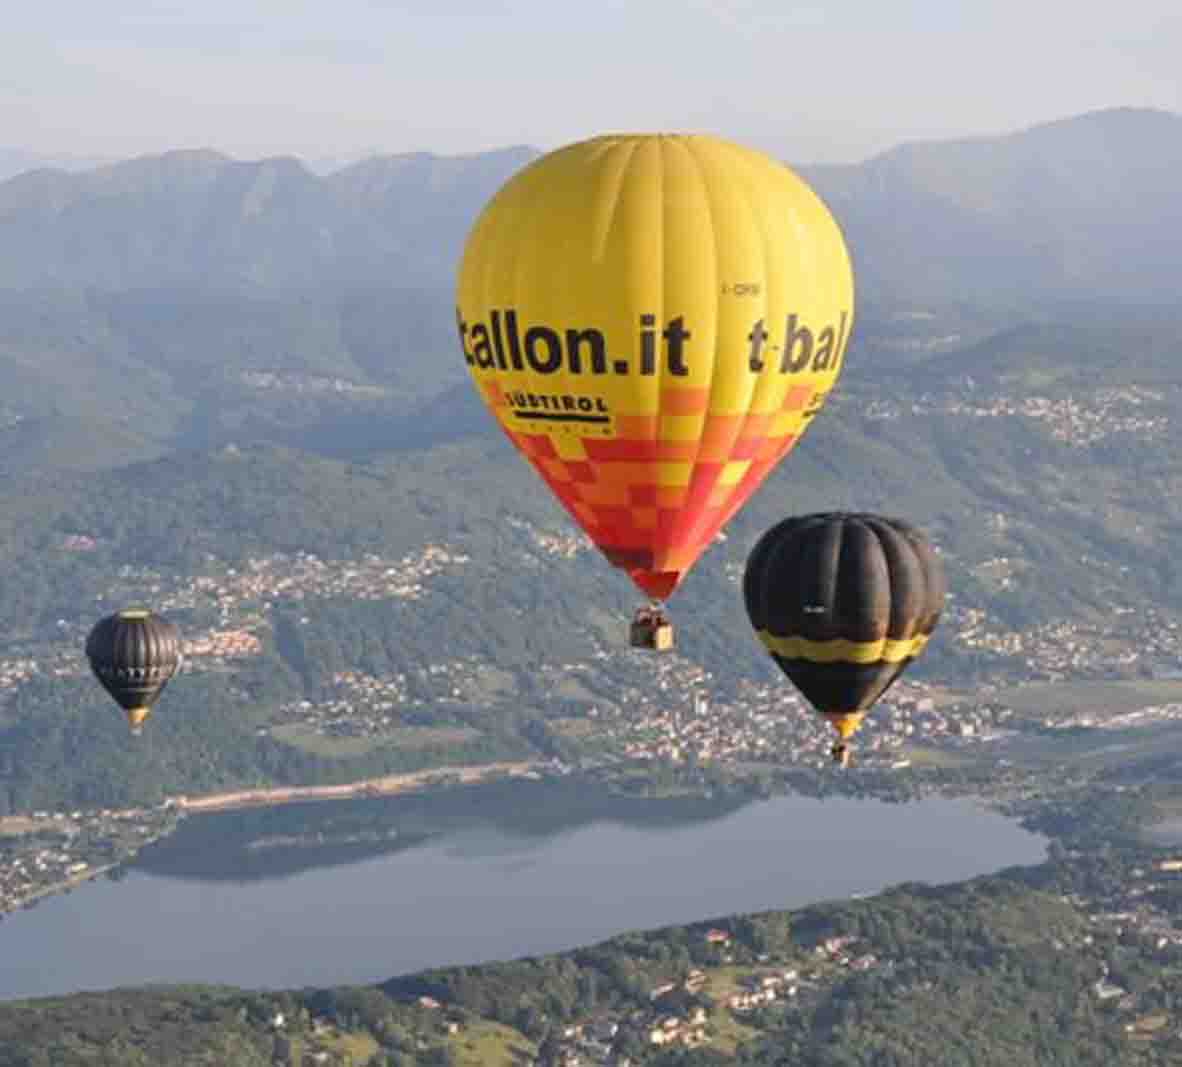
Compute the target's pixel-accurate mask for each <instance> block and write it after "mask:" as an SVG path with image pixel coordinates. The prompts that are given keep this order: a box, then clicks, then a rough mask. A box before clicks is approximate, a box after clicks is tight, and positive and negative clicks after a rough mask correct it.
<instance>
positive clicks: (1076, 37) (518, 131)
mask: <svg viewBox="0 0 1182 1067" xmlns="http://www.w3.org/2000/svg"><path fill="white" fill-rule="evenodd" d="M1180 56H1182V2H1180V0H1123V2H1118V3H1113V2H1112V0H812V2H809V0H806V2H804V3H795V2H793V0H578V2H575V0H421V2H409V3H398V2H381V0H185V2H181V0H155V2H151V0H140V2H131V0H56V2H55V0H49V2H47V3H31V4H12V5H6V6H5V10H4V13H3V14H2V15H0V146H3V147H15V148H24V149H31V150H34V151H36V152H39V153H45V154H58V153H71V154H80V155H91V156H93V155H99V156H125V155H131V154H135V153H142V152H156V151H162V150H164V149H168V148H178V147H199V146H207V147H213V148H218V149H221V150H222V151H225V152H228V153H229V154H231V155H234V156H238V157H242V158H257V157H259V156H263V155H274V154H281V153H282V154H293V155H299V156H302V157H305V158H317V157H352V156H356V155H360V154H368V153H369V152H371V151H377V152H405V151H416V150H426V151H434V152H441V153H454V152H465V151H477V150H480V149H484V148H491V147H497V146H504V145H509V144H523V143H524V144H532V145H535V146H537V147H540V148H549V147H553V146H555V145H558V144H561V143H563V142H566V141H571V140H576V139H579V138H582V137H584V136H590V135H592V134H595V133H601V132H605V131H608V130H655V129H678V130H702V131H709V132H714V133H720V134H723V135H726V136H729V137H732V138H734V139H737V140H742V141H746V142H748V143H751V144H754V145H758V146H760V147H763V148H766V149H769V150H772V151H775V152H776V153H777V154H779V155H781V156H783V157H784V158H787V159H789V160H792V161H795V162H802V163H803V162H817V161H844V160H856V159H862V158H865V157H866V156H868V155H871V154H873V153H875V152H877V151H879V150H881V149H884V148H887V147H890V146H891V145H893V144H896V143H898V142H899V141H902V140H914V139H924V138H943V137H949V136H958V135H965V134H977V133H981V134H989V133H999V132H1006V131H1010V130H1013V129H1017V128H1021V127H1024V126H1028V125H1032V124H1034V123H1037V122H1041V121H1044V120H1047V119H1054V118H1062V117H1067V116H1069V115H1075V114H1079V113H1081V112H1084V111H1090V110H1093V109H1096V108H1103V107H1113V106H1118V105H1135V106H1151V107H1158V108H1164V109H1167V110H1170V111H1175V112H1182V69H1180V62H1179V57H1180Z"/></svg>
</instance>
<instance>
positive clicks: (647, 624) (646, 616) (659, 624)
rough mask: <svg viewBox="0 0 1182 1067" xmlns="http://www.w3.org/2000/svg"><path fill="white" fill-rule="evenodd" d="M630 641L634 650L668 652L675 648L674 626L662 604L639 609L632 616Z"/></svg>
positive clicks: (629, 633) (629, 632)
mask: <svg viewBox="0 0 1182 1067" xmlns="http://www.w3.org/2000/svg"><path fill="white" fill-rule="evenodd" d="M628 641H629V644H631V646H632V647H633V648H643V649H647V650H648V651H650V652H668V651H669V650H670V649H671V648H672V647H673V624H672V623H671V622H670V621H669V617H668V616H667V615H666V614H665V610H664V608H662V607H661V605H660V604H649V605H648V606H647V607H642V608H637V609H636V614H635V615H633V616H632V625H631V627H629V631H628Z"/></svg>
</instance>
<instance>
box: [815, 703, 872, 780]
mask: <svg viewBox="0 0 1182 1067" xmlns="http://www.w3.org/2000/svg"><path fill="white" fill-rule="evenodd" d="M821 714H822V715H824V716H825V718H826V719H828V720H829V725H830V726H832V727H833V729H834V731H835V732H836V733H837V740H836V741H834V742H833V747H832V748H830V749H829V755H830V756H832V757H833V762H834V763H836V764H837V765H838V766H839V767H848V766H849V765H850V756H851V755H852V753H851V750H850V745H849V739H850V738H851V737H852V736H853V735H854V732H855V731H856V730H857V729H858V727H859V726H860V725H861V724H862V719H863V717H864V715H865V713H864V712H861V711H854V712H843V711H824V712H822V713H821Z"/></svg>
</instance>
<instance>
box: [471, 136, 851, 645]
mask: <svg viewBox="0 0 1182 1067" xmlns="http://www.w3.org/2000/svg"><path fill="white" fill-rule="evenodd" d="M456 304H457V308H456V316H457V325H458V329H459V334H460V341H461V344H462V347H463V352H464V358H465V359H466V361H467V363H468V367H469V370H470V371H471V374H472V378H473V381H474V382H475V384H476V387H477V388H478V390H479V391H480V393H481V396H482V397H483V398H484V400H485V402H486V403H487V405H488V406H489V408H490V409H491V411H492V413H493V415H494V416H495V417H496V419H497V421H498V422H499V424H500V426H501V428H502V429H503V430H504V431H505V432H506V433H507V434H508V436H509V437H510V439H511V440H512V441H513V443H514V444H515V445H516V446H517V448H518V449H520V451H521V452H522V453H523V454H524V455H525V457H526V458H527V459H528V460H529V462H530V463H531V464H532V465H533V467H534V468H535V469H536V470H537V472H538V473H539V474H540V475H541V477H542V478H543V479H544V480H545V482H546V484H547V485H549V486H550V488H551V489H552V490H553V491H554V493H555V495H556V496H557V497H558V499H559V500H560V501H561V502H562V504H563V506H564V507H565V508H566V509H567V511H568V512H569V513H570V514H571V516H572V517H573V518H574V520H575V521H576V522H577V523H579V525H580V526H582V528H583V529H584V530H585V531H586V532H587V534H588V535H589V536H590V538H591V539H592V541H594V543H595V544H596V545H597V546H598V547H599V549H600V550H601V551H602V552H603V553H604V555H605V556H607V558H608V560H609V561H610V562H611V563H612V564H614V565H615V566H617V567H621V568H623V569H624V570H626V571H627V572H628V574H629V575H630V576H631V577H632V579H633V581H634V582H635V583H636V585H637V586H639V587H640V588H641V589H642V590H643V591H644V592H646V593H647V594H648V595H649V596H650V597H651V598H653V599H654V600H657V601H660V600H663V599H664V598H665V597H667V596H668V595H669V594H670V593H672V591H673V590H674V589H675V588H676V587H677V585H678V583H679V582H680V581H681V579H682V578H683V577H684V576H685V574H686V573H687V572H688V571H689V569H690V567H692V566H693V564H694V562H695V560H696V559H697V558H698V556H699V555H700V554H701V553H702V551H703V550H704V548H705V547H706V546H707V545H708V544H709V543H710V542H711V540H712V539H713V537H714V535H715V534H716V533H717V532H718V530H719V528H720V527H721V526H722V525H723V524H724V523H725V522H726V521H727V520H728V519H729V518H730V517H731V515H733V514H734V513H735V512H736V511H737V510H738V509H739V507H740V506H742V504H743V502H744V501H745V500H746V499H747V498H748V497H749V496H750V495H751V493H752V492H753V491H754V490H755V489H756V488H757V487H758V485H759V484H760V482H762V481H763V479H764V478H765V477H766V475H767V473H768V472H769V471H770V470H771V469H772V467H773V466H775V465H776V463H778V462H779V461H780V460H781V459H782V458H783V457H784V456H785V455H786V454H787V453H788V452H789V450H790V449H791V448H792V446H793V445H794V444H795V443H796V441H797V440H798V439H799V437H800V436H801V434H802V433H803V432H804V431H805V429H806V427H807V426H808V423H809V420H810V419H811V418H812V416H813V415H815V414H816V413H817V411H818V410H819V409H820V407H821V405H822V403H823V402H824V400H825V397H826V394H827V393H828V392H829V390H830V389H831V388H832V386H833V383H834V381H835V379H836V378H837V375H838V372H839V371H840V369H841V365H842V360H843V357H844V354H845V348H846V344H847V342H848V340H849V336H850V331H851V328H852V326H853V278H852V273H851V270H850V261H849V256H848V253H847V251H846V247H845V242H844V241H843V240H842V236H841V231H840V229H839V228H838V226H837V223H836V222H835V221H834V219H833V217H832V216H831V215H830V214H829V212H828V210H827V209H826V207H825V205H824V204H823V203H822V202H821V200H820V199H819V198H818V197H817V196H816V194H815V193H813V191H812V190H811V189H810V188H809V187H808V186H807V185H806V184H805V183H804V182H803V181H802V180H801V179H800V178H799V177H797V176H796V175H795V174H794V173H793V172H792V171H791V170H789V169H788V168H787V167H785V166H783V165H781V164H779V163H776V162H774V161H773V160H771V159H769V158H768V157H766V156H764V155H762V154H761V153H758V152H755V151H752V150H750V149H746V148H742V147H740V146H738V145H735V144H731V143H729V142H727V141H723V140H720V139H718V138H715V137H708V136H699V135H673V134H652V135H620V136H614V135H613V136H604V137H597V138H594V139H592V140H589V141H582V142H579V143H577V144H573V145H569V146H567V147H565V148H560V149H558V150H556V151H554V152H551V153H550V154H548V155H546V156H543V157H541V158H540V159H538V160H536V161H535V162H533V163H532V164H531V165H529V166H528V167H526V168H525V169H523V170H522V171H520V172H519V173H517V174H516V175H515V176H513V177H512V178H511V179H510V180H509V181H508V182H507V183H506V184H505V185H504V186H503V187H502V188H501V189H500V191H499V192H497V193H496V195H495V196H494V197H493V198H492V200H490V201H489V203H488V204H487V205H486V207H485V209H484V211H483V212H482V213H481V215H480V217H479V218H478V219H477V220H476V222H475V224H474V225H473V227H472V230H471V232H470V233H469V235H468V240H467V244H466V246H465V249H464V255H463V260H462V262H461V265H460V269H459V276H458V279H457V285H456ZM653 618H656V619H657V620H658V621H660V622H663V621H664V620H663V617H662V616H660V614H659V605H658V606H657V609H656V614H655V615H653V616H650V621H651V619H653ZM649 632H650V634H651V632H652V631H651V630H650V631H649ZM634 633H635V628H634ZM634 643H638V642H636V640H635V638H634ZM639 643H643V641H641V642H639Z"/></svg>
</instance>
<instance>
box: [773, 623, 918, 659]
mask: <svg viewBox="0 0 1182 1067" xmlns="http://www.w3.org/2000/svg"><path fill="white" fill-rule="evenodd" d="M757 633H758V636H759V640H760V641H762V642H763V646H764V648H766V649H767V650H768V651H769V652H772V653H775V655H777V656H782V657H783V658H784V659H802V660H805V661H807V662H809V663H899V662H901V661H902V660H905V659H912V658H913V657H915V656H918V655H919V654H920V652H922V651H923V646H924V645H926V644H927V643H928V638H929V637H930V636H931V635H930V634H917V635H916V636H915V637H907V638H903V639H902V640H892V639H891V638H887V637H883V638H881V639H880V640H878V641H847V640H846V639H845V638H844V637H835V638H833V639H832V640H830V641H810V640H809V639H808V638H807V637H777V636H775V634H770V633H768V632H767V630H759V631H757Z"/></svg>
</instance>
